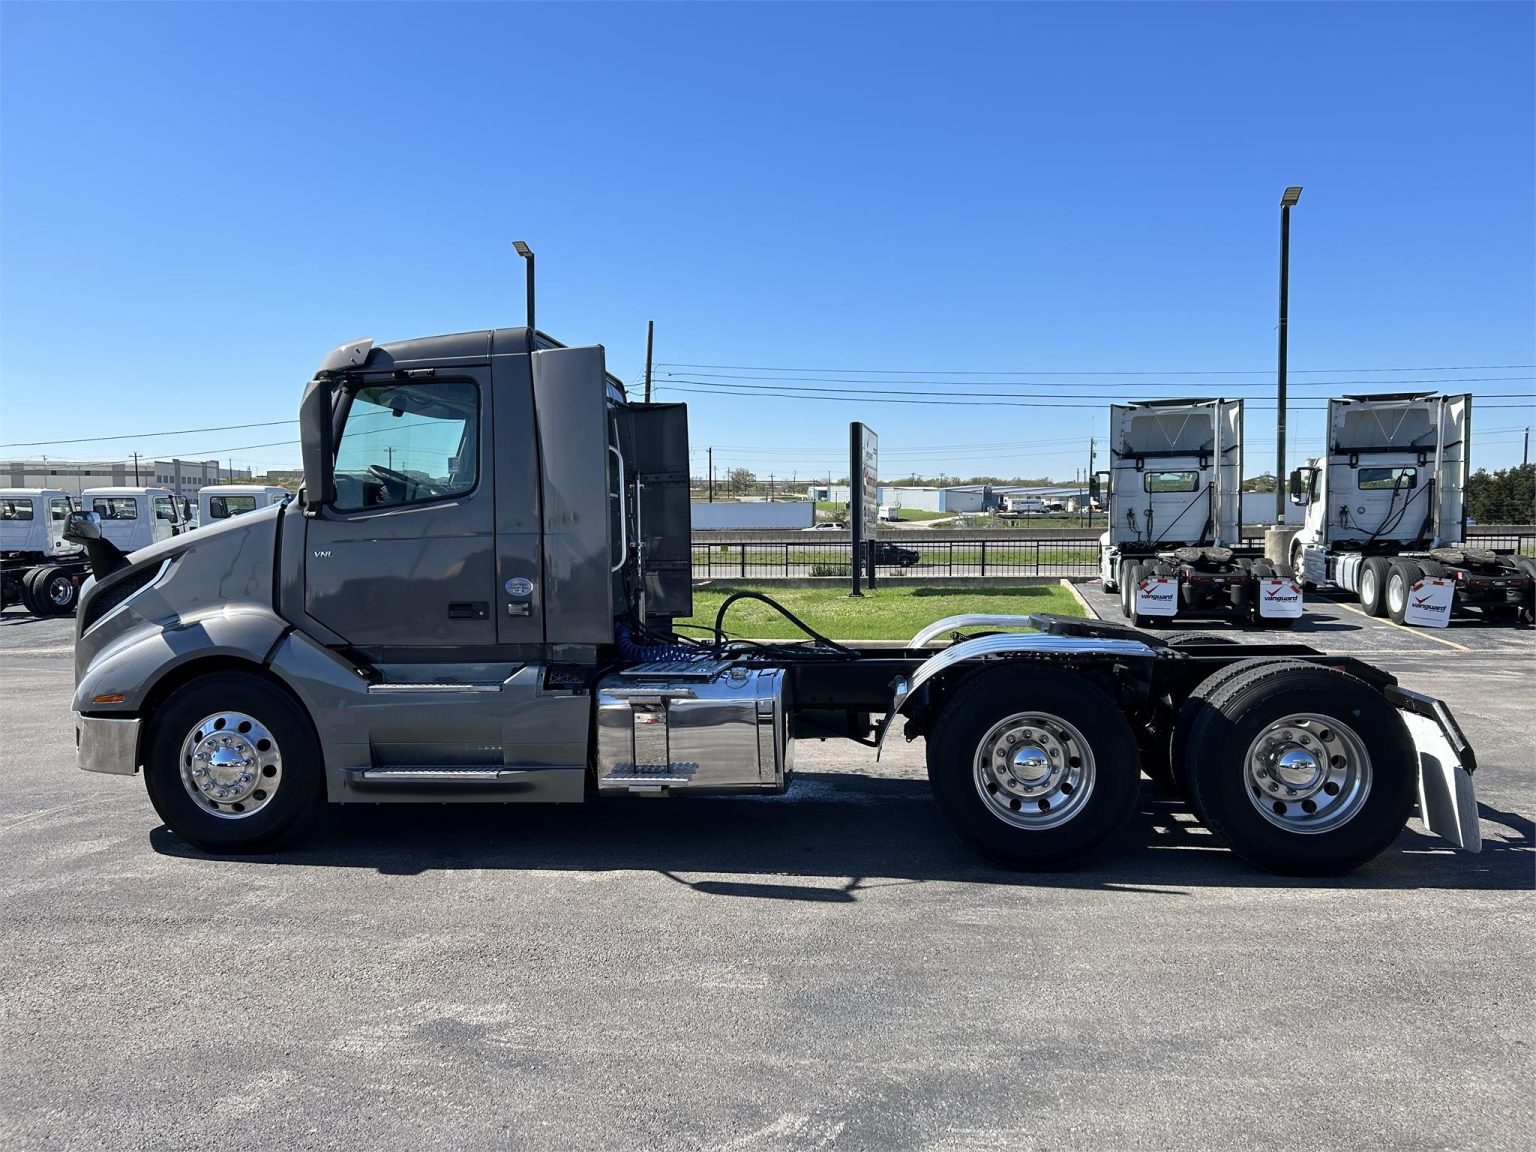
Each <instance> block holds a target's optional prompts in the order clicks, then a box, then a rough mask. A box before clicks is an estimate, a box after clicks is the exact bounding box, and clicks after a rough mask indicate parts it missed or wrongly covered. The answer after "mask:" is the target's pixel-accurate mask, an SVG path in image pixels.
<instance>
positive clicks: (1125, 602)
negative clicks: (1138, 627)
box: [1119, 560, 1136, 620]
mask: <svg viewBox="0 0 1536 1152" xmlns="http://www.w3.org/2000/svg"><path fill="white" fill-rule="evenodd" d="M1135 567H1136V565H1135V564H1134V563H1132V562H1131V561H1129V560H1122V561H1120V585H1119V587H1120V615H1122V616H1124V617H1125V618H1126V619H1127V620H1129V619H1130V618H1131V595H1132V593H1133V591H1134V589H1133V588H1132V587H1131V573H1132V571H1134V570H1135Z"/></svg>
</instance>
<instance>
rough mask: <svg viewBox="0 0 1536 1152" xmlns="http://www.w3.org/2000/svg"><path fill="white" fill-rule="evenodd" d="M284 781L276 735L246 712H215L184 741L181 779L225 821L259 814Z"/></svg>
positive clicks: (213, 812) (214, 813)
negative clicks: (274, 736)
mask: <svg viewBox="0 0 1536 1152" xmlns="http://www.w3.org/2000/svg"><path fill="white" fill-rule="evenodd" d="M282 779H283V758H282V754H281V752H280V751H279V749H278V747H277V741H276V739H274V738H273V736H272V733H271V732H269V731H268V730H267V729H266V727H265V726H264V725H263V724H262V723H261V722H260V721H259V720H257V719H255V718H254V717H251V716H247V715H246V714H245V713H243V712H215V713H214V714H213V715H212V716H206V717H204V718H203V719H202V720H200V721H198V723H197V724H196V726H195V727H193V729H192V731H190V732H188V733H187V738H186V739H185V740H183V741H182V742H181V783H182V786H183V787H184V788H186V790H187V792H188V794H190V795H191V796H192V797H193V799H195V800H196V801H197V802H198V803H199V804H200V805H201V806H202V807H203V808H205V809H206V810H207V811H209V812H210V813H212V814H213V815H215V816H218V817H221V818H223V819H226V820H242V819H244V818H246V817H247V816H251V815H254V814H255V813H257V812H260V811H261V810H262V808H264V807H265V806H266V805H267V803H268V802H269V801H270V800H271V799H272V797H273V796H274V795H275V794H276V793H277V789H278V786H279V785H280V784H281V783H282Z"/></svg>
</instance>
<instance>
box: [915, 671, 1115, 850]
mask: <svg viewBox="0 0 1536 1152" xmlns="http://www.w3.org/2000/svg"><path fill="white" fill-rule="evenodd" d="M928 780H929V783H930V785H931V786H932V788H933V795H934V799H935V801H936V802H937V803H938V806H939V811H940V812H942V813H943V815H944V818H945V819H946V820H947V821H948V822H949V825H950V827H951V828H953V829H954V831H955V833H956V834H957V835H958V836H959V837H960V839H962V840H964V841H965V842H966V843H967V844H969V845H970V846H971V847H972V848H974V849H975V850H976V851H977V852H979V853H981V854H982V855H983V856H985V857H987V858H988V859H989V860H992V861H993V862H995V863H997V864H1001V865H1002V866H1003V867H1005V868H1063V867H1066V866H1067V865H1069V864H1072V863H1075V862H1076V861H1078V860H1081V859H1082V858H1083V857H1084V856H1087V855H1089V854H1091V853H1093V852H1096V851H1098V849H1100V848H1101V847H1103V845H1104V844H1105V842H1106V841H1108V840H1109V839H1110V837H1112V836H1113V835H1114V834H1115V833H1116V832H1118V831H1119V830H1120V829H1121V828H1122V827H1124V825H1125V823H1126V821H1127V820H1129V819H1130V817H1131V813H1132V812H1133V811H1135V808H1136V799H1137V796H1138V795H1139V792H1140V766H1139V763H1138V758H1137V752H1136V739H1135V737H1134V735H1133V734H1132V732H1131V727H1130V724H1129V723H1128V722H1127V721H1126V719H1125V716H1124V715H1123V713H1122V712H1121V711H1120V707H1119V705H1117V704H1116V703H1115V702H1114V701H1113V700H1111V699H1110V698H1109V697H1108V696H1106V695H1105V694H1104V693H1103V692H1102V691H1101V690H1100V689H1099V688H1098V687H1097V686H1095V685H1094V684H1093V683H1092V682H1090V681H1088V680H1086V679H1084V678H1083V677H1081V676H1078V675H1077V674H1076V673H1071V672H1065V671H1063V670H1061V669H1057V668H1050V669H1027V668H999V669H996V670H994V671H990V672H985V673H983V674H981V675H979V676H976V677H975V678H973V679H972V680H970V681H968V682H967V683H965V684H963V685H962V686H961V687H960V688H959V690H958V691H956V693H955V694H954V696H953V697H951V698H950V700H949V701H948V702H947V703H946V704H945V706H944V709H943V711H942V712H941V713H940V715H939V719H938V723H937V724H935V725H934V728H933V731H932V732H931V733H930V734H929V736H928Z"/></svg>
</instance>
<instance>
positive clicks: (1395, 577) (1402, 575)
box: [1387, 560, 1424, 624]
mask: <svg viewBox="0 0 1536 1152" xmlns="http://www.w3.org/2000/svg"><path fill="white" fill-rule="evenodd" d="M1423 575H1424V568H1423V566H1422V565H1420V564H1416V563H1414V562H1413V561H1412V560H1396V561H1394V562H1393V564H1392V567H1391V568H1390V569H1389V570H1388V572H1387V618H1388V619H1389V620H1391V621H1392V623H1394V624H1401V623H1402V622H1403V620H1404V619H1405V618H1406V617H1407V615H1408V595H1409V593H1410V592H1412V590H1413V582H1414V581H1415V580H1417V579H1418V578H1419V577H1421V576H1423Z"/></svg>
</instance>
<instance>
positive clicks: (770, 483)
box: [768, 472, 773, 504]
mask: <svg viewBox="0 0 1536 1152" xmlns="http://www.w3.org/2000/svg"><path fill="white" fill-rule="evenodd" d="M768 503H770V504H772V503H773V473H772V472H770V473H768Z"/></svg>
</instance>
